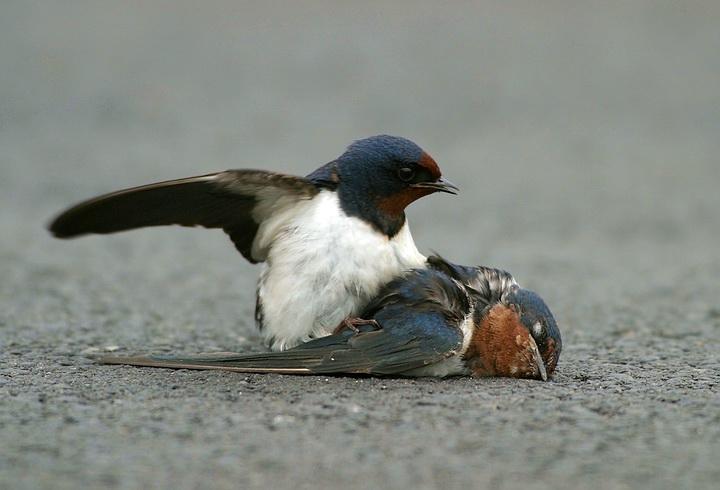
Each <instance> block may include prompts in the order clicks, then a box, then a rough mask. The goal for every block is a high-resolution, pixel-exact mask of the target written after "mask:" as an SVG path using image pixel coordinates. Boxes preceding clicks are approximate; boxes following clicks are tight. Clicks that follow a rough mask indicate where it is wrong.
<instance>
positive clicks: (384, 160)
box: [310, 135, 457, 236]
mask: <svg viewBox="0 0 720 490" xmlns="http://www.w3.org/2000/svg"><path fill="white" fill-rule="evenodd" d="M332 165H333V166H332V171H334V172H335V175H334V178H335V182H336V186H335V187H336V189H337V191H338V194H339V196H340V203H341V205H342V208H343V210H344V211H345V212H346V213H347V214H348V215H350V216H358V217H360V218H363V219H365V220H366V221H369V222H370V223H371V224H373V225H374V226H375V227H376V228H378V229H379V230H380V231H382V232H384V233H386V234H387V235H389V236H393V235H395V234H396V233H397V232H398V231H399V230H400V228H401V227H402V225H403V224H404V222H405V214H404V211H405V208H406V207H407V206H408V205H409V204H410V203H411V202H413V201H415V200H417V199H419V198H421V197H423V196H426V195H428V194H432V193H434V192H448V193H451V194H455V193H457V187H455V186H454V185H453V184H451V183H450V182H448V181H446V180H443V179H442V173H441V172H440V168H439V167H438V165H437V163H435V160H433V158H432V157H431V156H430V155H428V154H427V153H425V152H424V151H423V150H422V148H420V147H419V146H418V145H416V144H415V143H413V142H412V141H410V140H408V139H405V138H400V137H398V136H388V135H379V136H372V137H370V138H365V139H362V140H358V141H355V142H354V143H353V144H351V145H350V146H349V147H348V148H347V150H345V153H343V154H342V155H340V157H338V159H337V160H335V161H334V162H332ZM326 171H327V169H326ZM313 177H314V175H313V174H311V175H310V178H311V179H312V178H313Z"/></svg>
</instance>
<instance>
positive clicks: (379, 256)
mask: <svg viewBox="0 0 720 490" xmlns="http://www.w3.org/2000/svg"><path fill="white" fill-rule="evenodd" d="M258 238H259V240H260V243H262V242H265V241H267V242H268V243H272V244H273V245H272V246H271V247H269V251H268V254H267V258H266V259H265V263H264V264H263V266H262V267H263V268H262V272H261V273H260V279H259V281H258V290H257V307H256V320H257V323H258V325H259V326H260V327H261V331H262V333H263V335H264V336H265V339H266V343H267V344H268V345H270V346H272V347H273V349H275V350H284V349H286V348H288V347H293V346H295V345H297V344H300V343H303V342H307V341H308V340H310V339H311V338H317V337H323V336H325V335H328V334H330V333H332V331H333V329H334V328H335V327H336V326H337V325H338V323H339V322H341V321H342V320H343V319H344V318H346V317H349V316H357V315H359V314H360V312H361V311H362V309H363V307H364V306H365V305H366V304H367V303H368V302H369V301H370V299H371V298H372V297H374V296H375V294H377V292H378V291H379V289H380V287H381V286H383V285H384V284H385V283H387V282H389V281H390V280H391V279H393V278H394V277H396V276H397V275H399V274H401V273H402V272H403V271H406V270H409V269H412V268H416V267H422V266H423V264H424V263H425V257H424V256H423V255H422V254H421V253H420V252H419V251H418V250H417V248H416V246H415V242H414V241H413V239H412V235H411V234H410V228H409V226H408V224H407V222H406V223H404V224H403V226H402V227H401V228H400V231H398V232H397V233H396V234H395V235H394V236H392V237H388V236H387V235H384V234H382V233H378V232H376V231H375V230H374V229H373V227H372V225H370V224H369V223H367V222H366V221H364V220H362V219H360V218H357V217H354V216H347V215H346V214H345V212H344V211H343V210H342V208H341V205H340V201H339V199H338V195H337V193H335V192H330V191H321V192H320V193H319V194H318V196H316V197H315V198H313V199H312V200H309V201H305V202H302V203H300V204H299V205H298V206H295V207H293V208H291V209H288V210H287V211H285V212H283V213H282V214H278V215H277V216H273V217H272V218H271V219H270V220H268V222H267V223H265V224H264V225H263V226H262V227H261V228H260V230H259V231H258Z"/></svg>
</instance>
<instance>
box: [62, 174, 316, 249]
mask: <svg viewBox="0 0 720 490" xmlns="http://www.w3.org/2000/svg"><path fill="white" fill-rule="evenodd" d="M318 192H319V189H318V187H317V186H315V184H313V183H312V182H311V181H310V180H308V179H305V178H303V177H295V176H291V175H284V174H278V173H273V172H266V171H262V170H227V171H225V172H219V173H215V174H208V175H201V176H198V177H189V178H186V179H177V180H169V181H166V182H158V183H156V184H149V185H144V186H141V187H134V188H131V189H125V190H121V191H117V192H112V193H110V194H105V195H103V196H99V197H96V198H94V199H90V200H88V201H85V202H81V203H80V204H77V205H75V206H73V207H71V208H70V209H68V210H66V211H64V212H63V213H62V214H60V215H59V216H58V217H57V218H55V219H54V220H53V221H52V223H50V225H49V229H50V231H51V232H52V233H53V235H55V236H56V237H58V238H73V237H77V236H80V235H85V234H88V233H102V234H105V233H115V232H118V231H124V230H131V229H134V228H142V227H146V226H160V225H182V226H204V227H205V228H222V229H223V230H224V231H225V232H226V233H227V234H228V235H229V236H230V239H231V240H232V241H233V243H234V244H235V247H236V248H237V249H238V250H239V251H240V253H242V254H243V256H244V257H245V258H246V259H248V260H249V261H250V262H253V263H254V262H259V261H262V260H264V257H263V256H262V254H260V253H255V254H253V251H252V244H253V240H254V239H255V234H256V233H257V231H258V227H259V226H260V223H262V221H263V220H265V219H266V218H268V217H269V216H270V215H271V214H272V213H274V212H276V211H277V210H279V209H282V208H285V207H290V206H293V205H294V204H296V203H297V202H298V201H300V200H303V199H311V198H312V197H313V196H315V195H316V194H317V193H318Z"/></svg>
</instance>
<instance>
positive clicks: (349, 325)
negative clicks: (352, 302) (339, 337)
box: [333, 318, 380, 335]
mask: <svg viewBox="0 0 720 490" xmlns="http://www.w3.org/2000/svg"><path fill="white" fill-rule="evenodd" d="M363 325H372V326H373V327H375V328H376V329H377V330H380V324H379V323H378V322H377V321H375V320H365V319H363V318H346V319H344V320H343V321H341V322H340V324H339V325H338V326H337V327H335V330H333V335H334V334H338V333H341V332H342V331H343V330H351V331H353V332H354V333H360V329H359V328H358V327H361V326H363Z"/></svg>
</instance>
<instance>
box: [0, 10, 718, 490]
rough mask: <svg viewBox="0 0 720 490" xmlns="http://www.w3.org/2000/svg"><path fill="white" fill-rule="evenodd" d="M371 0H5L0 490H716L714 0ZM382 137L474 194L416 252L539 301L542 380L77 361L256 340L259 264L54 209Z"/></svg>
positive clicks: (416, 222) (428, 214)
mask: <svg viewBox="0 0 720 490" xmlns="http://www.w3.org/2000/svg"><path fill="white" fill-rule="evenodd" d="M386 4H387V2H383V3H382V4H380V3H378V4H376V5H375V6H374V7H376V8H377V9H376V10H373V7H363V9H362V10H358V8H359V7H357V6H355V7H351V8H349V9H348V8H341V7H338V6H337V5H336V3H335V2H328V3H327V4H316V3H313V4H310V5H307V6H304V7H302V8H300V7H297V9H290V10H288V9H287V8H283V7H277V8H272V7H262V10H258V7H257V6H248V5H242V4H238V3H237V2H229V1H228V2H220V3H218V2H210V3H204V4H203V7H199V6H198V4H197V2H186V3H184V2H183V3H178V2H162V3H161V2H130V3H128V2H115V3H107V4H101V3H98V2H59V3H55V2H34V1H17V2H3V3H2V6H0V62H1V63H0V64H1V65H2V67H3V68H2V76H1V78H0V148H1V149H2V150H1V151H0V203H1V205H0V278H2V279H1V280H0V344H1V346H2V347H1V348H0V440H1V441H2V447H1V448H0V488H33V489H36V488H91V487H98V488H99V487H103V488H123V489H131V488H151V487H152V488H175V489H190V488H200V487H204V488H208V487H211V488H293V489H301V488H318V487H319V488H332V487H335V488H339V487H342V488H378V487H388V488H391V487H399V488H430V487H435V486H436V487H442V488H459V487H463V488H471V487H472V488H482V487H485V486H487V487H491V488H496V489H503V488H643V487H644V488H653V489H657V488H714V485H713V484H716V483H717V481H718V480H719V479H720V469H719V468H720V467H719V466H718V453H719V450H720V395H719V394H718V392H719V390H718V383H719V381H720V375H719V374H718V373H720V345H719V342H718V337H719V334H720V302H719V301H720V300H719V299H718V298H720V294H719V293H720V286H719V285H720V281H719V280H718V278H719V277H720V260H719V255H718V251H717V250H718V243H720V224H719V221H718V210H719V209H720V192H718V185H719V184H720V165H718V155H719V154H720V138H718V129H719V128H720V112H719V109H718V107H720V98H719V97H718V94H719V92H718V87H719V86H720V57H718V52H720V27H719V26H718V18H720V9H718V3H717V2H711V1H707V2H681V3H678V2H658V1H647V2H642V1H638V2H616V3H613V4H611V5H608V4H607V3H603V4H602V5H601V4H597V6H596V7H589V6H585V7H581V6H580V4H578V3H576V2H549V3H548V2H542V4H540V3H537V2H526V3H525V2H510V3H508V2H502V3H494V4H493V5H490V4H486V5H479V6H477V7H476V8H474V9H471V8H470V7H465V8H464V9H458V10H456V11H455V10H453V11H451V10H450V9H448V8H446V7H442V6H433V5H432V4H428V5H416V4H415V3H413V6H412V7H411V6H408V5H404V6H403V5H402V4H396V3H393V5H392V6H387V5H386ZM355 5H359V4H355ZM363 5H365V4H363ZM381 5H382V9H383V10H382V11H380V10H379V8H380V6H381ZM380 132H389V133H394V134H400V135H405V136H408V137H411V138H412V139H414V140H415V141H417V142H418V143H420V144H421V145H423V147H424V148H425V149H426V150H427V151H428V152H430V153H431V154H432V155H433V156H434V157H435V158H436V159H437V161H438V162H439V164H440V166H441V168H443V170H444V172H445V175H446V176H447V177H448V178H450V179H451V180H454V181H456V183H458V184H460V185H461V187H462V188H463V192H462V193H461V195H460V196H457V197H449V196H444V195H440V196H434V197H431V198H428V199H425V200H423V201H422V202H419V203H416V204H415V205H413V206H412V209H411V211H410V220H411V222H412V224H413V229H414V232H415V238H416V240H417V242H418V244H419V245H420V247H421V248H422V249H423V250H425V251H429V250H431V249H433V250H437V251H438V252H441V253H442V254H444V255H446V256H447V257H449V258H452V259H454V260H456V261H458V262H462V263H482V264H487V265H495V266H501V267H504V268H506V269H508V270H510V271H512V272H513V273H514V274H515V275H516V276H517V277H518V278H519V279H520V281H521V283H522V284H523V285H525V286H527V287H531V288H533V289H535V290H537V291H538V292H540V293H541V294H542V295H543V296H544V298H545V299H546V300H547V302H548V304H549V305H550V306H551V307H552V308H553V310H554V312H555V314H556V316H557V319H558V322H559V324H560V327H561V328H562V332H563V336H564V340H565V346H566V347H565V350H564V352H563V357H562V359H561V362H560V366H559V373H558V375H557V377H556V379H555V380H554V381H553V382H550V383H540V382H530V381H528V382H525V381H511V380H472V379H451V380H433V379H419V380H403V379H363V378H331V379H325V378H315V377H307V378H302V377H282V376H239V375H235V374H227V373H215V372H187V371H178V372H171V371H165V370H152V369H131V368H123V367H111V366H97V365H94V364H93V363H91V362H90V361H88V360H87V359H86V358H85V356H84V353H92V352H96V351H97V350H98V349H99V350H103V349H115V348H116V347H117V349H118V350H117V351H116V352H137V351H140V352H144V351H148V350H151V351H183V352H198V351H210V350H227V349H248V350H249V349H255V348H257V337H256V336H255V333H254V330H253V325H252V308H253V294H254V280H255V277H256V274H257V270H256V268H254V267H252V266H250V265H249V264H246V263H244V261H243V260H242V259H241V257H240V256H239V255H238V254H237V252H236V251H235V250H234V249H233V247H232V245H231V244H230V242H229V241H228V240H227V238H226V237H225V236H224V235H223V234H222V233H221V232H212V231H205V230H203V231H196V230H183V229H163V230H148V231H140V232H134V233H131V234H126V235H118V236H113V237H92V238H84V239H80V240H77V241H72V242H61V241H56V240H53V239H51V238H50V237H49V235H48V234H47V233H46V232H45V231H44V230H43V229H42V225H43V223H45V222H47V220H48V219H49V218H50V216H51V215H52V214H53V213H54V212H56V211H58V210H59V209H60V208H61V207H63V206H66V205H69V204H71V203H73V202H75V201H77V200H80V199H84V198H87V197H90V196H91V195H93V194H96V193H101V192H106V191H109V190H113V189H116V188H119V187H124V186H130V185H136V184H142V183H147V182H151V181H153V180H161V179H168V178H174V177H182V176H186V175H192V174H201V173H206V172H210V171H214V170H220V169H224V168H232V167H255V168H265V169H272V170H285V171H289V172H296V173H305V172H308V171H310V170H312V169H314V168H315V167H316V166H318V165H319V164H321V163H323V162H325V161H327V160H329V159H331V158H333V157H334V156H335V155H337V154H339V153H340V151H341V150H342V147H343V145H344V144H346V143H347V142H349V141H350V140H351V139H353V138H357V137H361V136H366V135H369V134H374V133H380Z"/></svg>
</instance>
